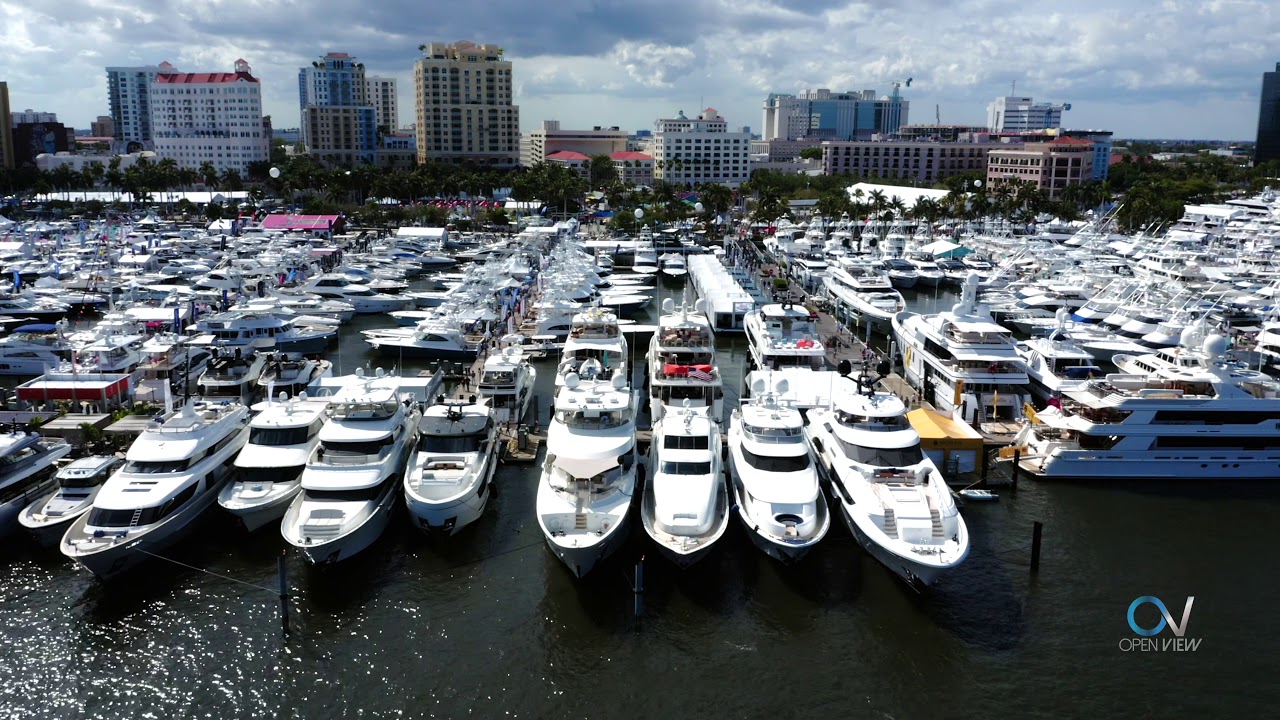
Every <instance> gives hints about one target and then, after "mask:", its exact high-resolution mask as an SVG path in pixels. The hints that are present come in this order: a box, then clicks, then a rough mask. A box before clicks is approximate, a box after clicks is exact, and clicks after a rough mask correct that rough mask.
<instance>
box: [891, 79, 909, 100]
mask: <svg viewBox="0 0 1280 720" xmlns="http://www.w3.org/2000/svg"><path fill="white" fill-rule="evenodd" d="M911 80H912V78H907V79H906V80H894V81H893V94H892V95H890V96H889V97H890V99H893V100H901V99H902V95H901V93H899V92H898V90H899V89H900V88H902V87H911Z"/></svg>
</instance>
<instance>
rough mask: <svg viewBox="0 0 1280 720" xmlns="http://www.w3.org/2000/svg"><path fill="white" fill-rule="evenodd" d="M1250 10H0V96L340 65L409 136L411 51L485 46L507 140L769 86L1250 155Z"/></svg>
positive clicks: (249, 0)
mask: <svg viewBox="0 0 1280 720" xmlns="http://www.w3.org/2000/svg"><path fill="white" fill-rule="evenodd" d="M1276 37H1280V3H1275V2H1274V1H1271V2H1268V1H1265V0H1196V1H1194V2H1193V1H1191V0H1075V2H1070V3H1062V2H1053V3H1050V2H1041V1H1040V0H1023V1H1020V2H1019V1H1014V0H964V1H962V2H951V1H948V0H865V1H863V2H852V3H850V2H846V1H845V0H792V1H791V2H781V1H779V0H482V1H481V2H476V3H463V2H443V1H442V0H426V2H422V0H373V2H367V3H361V2H350V0H198V1H197V0H57V1H56V2H45V3H27V2H16V1H15V0H0V80H7V81H8V83H9V93H10V99H11V103H12V106H13V109H14V110H21V109H25V108H33V109H36V110H45V111H52V112H56V113H58V116H59V118H60V119H61V120H63V121H64V122H68V123H70V124H74V125H75V126H76V127H82V128H83V127H88V124H89V122H90V120H92V119H93V118H94V117H95V116H97V115H100V114H106V113H107V94H106V79H105V74H104V72H103V68H104V67H106V66H108V65H153V64H156V63H159V62H160V61H162V60H168V61H170V62H171V63H173V64H174V65H175V66H177V67H178V69H179V70H183V71H189V72H199V71H211V70H230V68H231V65H232V63H233V61H234V60H235V59H236V58H239V57H243V58H245V59H246V60H248V61H249V63H250V64H251V65H252V66H253V69H254V72H255V74H257V75H258V76H259V77H260V78H261V79H262V81H263V87H264V92H265V94H266V112H268V113H269V114H271V115H273V116H274V119H275V126H276V127H294V126H296V125H297V122H298V109H297V106H298V95H297V92H298V91H297V72H298V68H299V67H301V66H302V65H304V64H306V63H309V62H310V61H311V60H313V59H315V58H316V57H318V56H320V55H323V54H324V53H326V52H335V51H336V52H348V53H351V54H352V55H355V56H357V57H358V58H359V59H360V60H361V61H363V62H364V63H365V65H366V67H367V70H368V72H370V73H373V74H378V75H395V76H397V77H399V78H400V95H401V101H400V113H401V123H402V124H408V123H410V122H412V121H413V88H412V67H413V61H414V59H415V57H416V56H417V54H418V51H417V47H418V45H419V44H422V43H426V42H430V41H433V40H435V41H439V40H444V41H453V40H459V39H469V40H473V41H476V42H491V43H497V44H499V45H501V46H502V47H503V48H505V49H506V51H507V57H508V58H509V59H511V60H512V61H513V63H514V70H513V72H514V76H515V82H516V99H517V102H518V103H519V105H520V106H521V111H520V118H521V124H522V126H523V127H524V129H526V130H528V129H531V128H533V127H535V126H537V124H538V123H539V121H541V120H543V119H559V120H560V121H561V122H562V126H563V127H566V128H574V127H589V126H593V125H619V126H622V127H623V128H625V129H629V130H634V129H637V128H651V127H652V125H653V121H654V119H655V118H657V117H670V116H672V115H673V114H674V113H675V112H676V111H677V110H684V111H685V112H686V113H689V114H693V113H695V112H697V110H698V109H700V107H705V106H712V107H715V108H717V109H719V110H720V112H721V114H722V115H724V116H725V118H726V119H727V120H728V121H729V123H730V124H731V125H749V126H751V127H752V128H753V129H754V130H756V131H757V132H758V131H759V127H760V122H761V120H760V116H761V111H760V106H761V102H762V101H763V99H764V97H765V95H767V94H768V93H769V92H795V91H797V90H800V89H802V88H806V87H827V88H831V89H833V90H860V89H864V88H871V89H875V90H877V91H878V92H880V93H882V94H884V93H887V92H889V90H890V87H891V84H892V82H893V81H894V80H904V79H906V78H908V77H909V78H912V83H911V87H910V88H909V89H904V91H903V94H904V96H905V97H906V98H907V99H909V100H910V101H911V110H910V120H911V121H912V122H915V123H921V122H932V121H933V119H934V113H935V105H936V106H938V108H939V109H940V113H941V118H942V121H943V122H944V123H981V122H984V120H985V117H986V105H987V103H988V102H990V101H991V100H992V99H993V98H995V97H996V96H999V95H1004V94H1008V93H1009V92H1010V88H1011V86H1012V85H1013V84H1014V83H1016V89H1017V93H1018V94H1020V95H1030V96H1033V97H1035V98H1036V99H1037V100H1051V101H1056V102H1069V103H1071V104H1072V110H1071V111H1070V112H1069V113H1068V114H1067V116H1066V119H1065V120H1064V124H1066V125H1068V126H1070V127H1076V128H1104V129H1110V130H1113V131H1115V132H1116V134H1117V136H1118V137H1168V138H1220V139H1252V138H1253V136H1254V133H1255V131H1256V126H1257V101H1258V93H1259V88H1260V84H1261V74H1262V73H1263V72H1264V71H1267V70H1271V69H1274V68H1275V66H1276V63H1277V62H1280V45H1278V44H1277V43H1276V42H1275V40H1274V39H1275V38H1276Z"/></svg>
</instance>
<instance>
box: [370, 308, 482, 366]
mask: <svg viewBox="0 0 1280 720" xmlns="http://www.w3.org/2000/svg"><path fill="white" fill-rule="evenodd" d="M361 334H363V335H364V338H365V342H367V343H369V344H370V345H372V346H373V349H375V350H377V351H378V352H379V353H381V354H382V355H383V356H384V357H391V358H417V359H432V360H450V361H463V362H470V361H472V360H475V359H476V355H477V354H478V353H479V351H480V346H479V344H477V343H476V342H475V341H473V340H472V339H471V338H468V337H467V336H466V335H464V334H463V333H462V330H461V329H459V328H458V326H457V324H455V323H452V322H449V321H448V319H447V318H433V319H430V320H423V321H421V322H419V323H418V324H417V325H416V326H414V327H411V328H405V327H394V328H387V329H382V330H364V331H362V333H361Z"/></svg>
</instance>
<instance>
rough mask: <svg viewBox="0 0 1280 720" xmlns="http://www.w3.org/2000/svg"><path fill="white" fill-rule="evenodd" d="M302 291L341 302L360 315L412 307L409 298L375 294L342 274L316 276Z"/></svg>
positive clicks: (305, 284) (303, 286)
mask: <svg viewBox="0 0 1280 720" xmlns="http://www.w3.org/2000/svg"><path fill="white" fill-rule="evenodd" d="M302 290H303V291H305V292H309V293H311V294H313V295H319V296H320V297H322V298H329V299H332V300H341V301H342V302H345V303H347V304H349V305H351V306H352V307H353V308H355V311H356V313H357V314H362V315H364V314H370V313H384V312H391V311H392V310H408V309H409V308H410V307H411V306H412V305H413V301H412V300H410V299H409V298H406V297H401V296H399V295H385V294H382V293H376V292H374V291H373V290H371V289H370V288H368V287H367V286H364V285H360V284H359V283H355V282H352V281H351V278H349V277H347V276H346V275H344V274H342V273H324V274H322V275H316V276H315V277H313V278H311V279H309V280H307V282H306V283H304V284H303V285H302Z"/></svg>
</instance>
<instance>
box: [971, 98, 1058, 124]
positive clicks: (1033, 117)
mask: <svg viewBox="0 0 1280 720" xmlns="http://www.w3.org/2000/svg"><path fill="white" fill-rule="evenodd" d="M1070 109H1071V105H1070V104H1062V105H1054V104H1052V103H1046V102H1036V101H1035V100H1033V99H1032V98H1029V97H1000V98H996V99H995V102H992V103H991V104H990V105H988V106H987V129H988V130H990V131H991V132H1025V131H1027V130H1047V129H1051V128H1060V127H1062V113H1063V112H1064V111H1066V110H1070Z"/></svg>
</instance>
